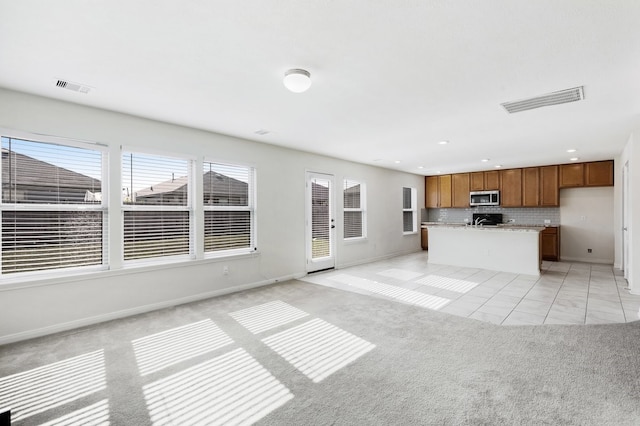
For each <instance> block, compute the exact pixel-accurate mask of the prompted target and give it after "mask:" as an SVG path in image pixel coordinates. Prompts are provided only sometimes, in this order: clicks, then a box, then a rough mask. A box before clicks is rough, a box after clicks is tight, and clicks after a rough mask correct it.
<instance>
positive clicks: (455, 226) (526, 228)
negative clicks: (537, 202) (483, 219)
mask: <svg viewBox="0 0 640 426" xmlns="http://www.w3.org/2000/svg"><path fill="white" fill-rule="evenodd" d="M421 226H422V227H424V228H427V229H430V228H439V229H452V230H456V231H497V232H540V231H543V230H544V229H545V226H544V225H509V224H501V225H487V226H481V225H479V226H475V225H467V224H464V223H441V222H422V225H421Z"/></svg>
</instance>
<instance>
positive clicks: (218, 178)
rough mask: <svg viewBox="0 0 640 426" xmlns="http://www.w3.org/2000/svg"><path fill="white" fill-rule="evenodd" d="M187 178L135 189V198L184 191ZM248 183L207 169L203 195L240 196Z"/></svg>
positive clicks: (182, 177)
mask: <svg viewBox="0 0 640 426" xmlns="http://www.w3.org/2000/svg"><path fill="white" fill-rule="evenodd" d="M188 180H189V178H188V177H187V176H181V177H178V178H175V179H169V180H167V181H164V182H160V183H158V184H156V185H153V186H151V187H149V188H144V189H141V190H139V191H135V196H136V199H138V198H151V197H159V196H167V195H169V194H171V193H184V191H185V190H186V185H187V183H188ZM247 188H248V184H247V183H246V182H242V181H240V180H237V179H234V178H232V177H229V176H225V175H223V174H220V173H217V172H214V171H209V172H207V173H205V174H204V195H205V197H207V196H208V195H209V196H229V195H231V196H242V195H245V196H246V195H247Z"/></svg>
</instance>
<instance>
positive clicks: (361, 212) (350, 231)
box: [342, 179, 366, 239]
mask: <svg viewBox="0 0 640 426" xmlns="http://www.w3.org/2000/svg"><path fill="white" fill-rule="evenodd" d="M342 194H343V200H344V202H343V205H344V238H345V239H350V238H363V237H365V236H366V235H365V209H364V201H365V193H364V184H363V183H361V182H358V181H355V180H349V179H345V180H344V188H343V192H342Z"/></svg>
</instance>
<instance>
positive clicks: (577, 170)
mask: <svg viewBox="0 0 640 426" xmlns="http://www.w3.org/2000/svg"><path fill="white" fill-rule="evenodd" d="M572 186H584V163H577V164H561V165H560V188H570V187H572Z"/></svg>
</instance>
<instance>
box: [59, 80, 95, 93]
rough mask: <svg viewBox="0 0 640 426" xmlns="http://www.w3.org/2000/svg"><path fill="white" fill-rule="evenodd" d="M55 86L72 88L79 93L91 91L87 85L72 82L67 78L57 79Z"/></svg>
mask: <svg viewBox="0 0 640 426" xmlns="http://www.w3.org/2000/svg"><path fill="white" fill-rule="evenodd" d="M56 86H57V87H60V88H62V89H67V90H72V91H74V92H80V93H89V92H90V91H91V87H89V86H87V85H84V84H80V83H73V82H71V81H67V80H58V81H57V83H56Z"/></svg>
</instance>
